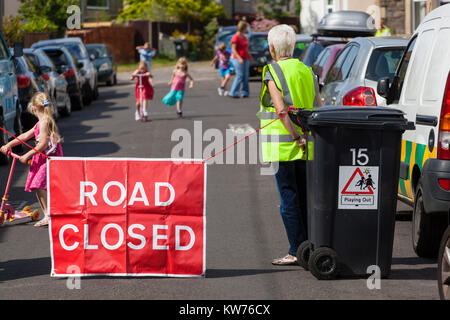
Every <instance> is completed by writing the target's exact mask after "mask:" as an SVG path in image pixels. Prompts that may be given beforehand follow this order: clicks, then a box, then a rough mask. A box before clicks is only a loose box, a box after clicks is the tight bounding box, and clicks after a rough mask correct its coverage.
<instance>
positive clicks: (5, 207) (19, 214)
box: [0, 151, 40, 226]
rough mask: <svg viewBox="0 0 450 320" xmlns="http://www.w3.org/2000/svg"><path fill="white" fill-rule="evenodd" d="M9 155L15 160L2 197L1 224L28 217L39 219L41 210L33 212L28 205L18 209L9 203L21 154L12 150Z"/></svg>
mask: <svg viewBox="0 0 450 320" xmlns="http://www.w3.org/2000/svg"><path fill="white" fill-rule="evenodd" d="M8 155H9V156H11V157H12V158H13V160H12V164H11V171H10V172H9V178H8V182H7V184H6V190H5V195H4V196H3V198H2V204H1V206H0V226H2V225H3V223H5V222H6V221H9V222H13V221H18V220H24V219H28V218H31V220H32V221H37V220H39V215H40V212H39V210H35V211H33V212H31V208H30V207H28V206H27V207H25V208H24V209H23V210H22V211H16V210H15V209H14V207H13V206H11V205H10V204H8V203H7V202H8V198H9V195H8V192H9V188H10V186H11V180H12V176H13V173H14V168H15V167H16V161H17V159H19V158H20V156H18V155H16V154H14V153H12V152H11V151H10V152H8ZM30 162H31V161H30Z"/></svg>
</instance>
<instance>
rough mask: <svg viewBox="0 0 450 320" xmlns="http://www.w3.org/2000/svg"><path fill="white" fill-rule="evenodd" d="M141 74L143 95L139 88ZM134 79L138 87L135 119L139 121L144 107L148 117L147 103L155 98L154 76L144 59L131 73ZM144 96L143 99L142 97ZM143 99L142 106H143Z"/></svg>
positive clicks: (136, 90) (136, 89)
mask: <svg viewBox="0 0 450 320" xmlns="http://www.w3.org/2000/svg"><path fill="white" fill-rule="evenodd" d="M139 76H141V77H142V97H141V89H140V88H139V85H140V83H139ZM134 79H137V80H136V88H135V90H134V91H135V94H136V114H135V120H136V121H139V120H140V118H141V116H140V110H141V108H142V113H143V115H144V117H147V116H148V114H147V105H148V101H150V100H153V94H154V90H153V76H152V74H151V73H150V72H149V71H148V67H147V63H146V62H144V61H141V62H139V65H138V68H137V70H136V71H135V72H133V74H132V75H131V81H133V80H134ZM141 98H142V99H141ZM141 101H142V106H141Z"/></svg>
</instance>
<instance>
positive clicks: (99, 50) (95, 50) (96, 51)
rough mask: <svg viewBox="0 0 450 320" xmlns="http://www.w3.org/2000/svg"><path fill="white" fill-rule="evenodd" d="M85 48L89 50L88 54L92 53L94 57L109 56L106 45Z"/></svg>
mask: <svg viewBox="0 0 450 320" xmlns="http://www.w3.org/2000/svg"><path fill="white" fill-rule="evenodd" d="M87 50H88V52H89V55H94V57H95V59H99V58H100V59H101V58H108V56H109V55H108V50H106V47H102V46H98V47H88V48H87Z"/></svg>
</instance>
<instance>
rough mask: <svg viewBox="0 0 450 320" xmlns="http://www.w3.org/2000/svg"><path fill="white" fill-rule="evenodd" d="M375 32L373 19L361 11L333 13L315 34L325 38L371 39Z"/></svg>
mask: <svg viewBox="0 0 450 320" xmlns="http://www.w3.org/2000/svg"><path fill="white" fill-rule="evenodd" d="M376 32H377V29H376V27H375V19H374V18H373V17H372V16H371V15H370V14H368V13H366V12H363V11H352V10H340V11H333V12H330V13H328V14H326V15H325V16H324V17H323V18H322V19H321V20H320V22H319V24H318V26H317V33H318V34H319V35H321V36H327V37H347V38H354V37H372V36H374V35H375V33H376Z"/></svg>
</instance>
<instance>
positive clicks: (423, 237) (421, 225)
mask: <svg viewBox="0 0 450 320" xmlns="http://www.w3.org/2000/svg"><path fill="white" fill-rule="evenodd" d="M416 189H417V191H416V196H415V198H414V209H413V216H412V243H413V249H414V251H415V252H416V254H417V255H418V256H419V257H422V258H432V259H435V258H436V257H437V255H438V251H439V244H440V240H441V236H442V233H443V231H444V229H445V227H446V226H447V223H446V222H447V217H446V216H445V215H433V214H429V213H427V212H426V211H425V207H424V204H423V187H422V182H421V181H420V180H419V183H418V184H417V188H416Z"/></svg>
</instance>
